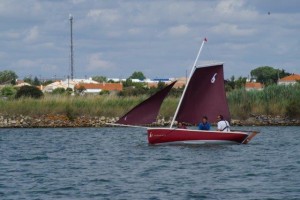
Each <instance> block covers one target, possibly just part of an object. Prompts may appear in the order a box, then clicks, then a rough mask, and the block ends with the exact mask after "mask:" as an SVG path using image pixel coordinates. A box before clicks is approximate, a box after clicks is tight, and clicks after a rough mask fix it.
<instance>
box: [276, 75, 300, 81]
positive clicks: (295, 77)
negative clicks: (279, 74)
mask: <svg viewBox="0 0 300 200" xmlns="http://www.w3.org/2000/svg"><path fill="white" fill-rule="evenodd" d="M294 81H300V75H299V74H292V75H290V76H286V77H283V78H281V79H279V82H294Z"/></svg>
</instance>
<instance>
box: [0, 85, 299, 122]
mask: <svg viewBox="0 0 300 200" xmlns="http://www.w3.org/2000/svg"><path fill="white" fill-rule="evenodd" d="M147 97H148V96H147V95H139V96H128V97H124V96H122V97H121V96H118V95H108V94H106V95H87V96H80V95H79V96H70V95H59V94H57V95H53V94H46V95H45V96H44V97H43V98H41V99H34V98H20V99H1V100H0V127H101V126H105V123H106V122H109V123H110V122H115V121H116V120H117V119H118V117H120V116H122V115H123V114H125V113H126V112H128V111H129V110H130V109H131V108H133V107H134V106H135V105H137V104H138V103H140V102H141V101H143V100H145V99H146V98H147ZM227 99H228V103H229V108H230V112H231V116H232V122H231V123H232V124H233V125H240V126H242V125H297V126H299V125H300V84H299V83H297V84H295V85H293V86H284V85H270V86H268V87H266V88H264V90H261V91H246V90H245V89H243V88H242V89H236V90H232V91H230V92H227ZM178 101H179V97H176V96H170V97H167V98H166V99H165V101H164V103H163V105H162V108H161V111H160V114H159V116H158V120H157V123H156V125H159V126H161V125H168V124H169V123H170V121H171V118H172V116H173V114H174V111H175V109H176V106H177V103H178Z"/></svg>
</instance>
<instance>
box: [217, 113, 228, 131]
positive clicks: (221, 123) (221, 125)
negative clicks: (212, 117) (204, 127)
mask: <svg viewBox="0 0 300 200" xmlns="http://www.w3.org/2000/svg"><path fill="white" fill-rule="evenodd" d="M217 119H218V128H217V130H218V131H226V132H229V131H230V125H229V122H228V121H227V120H225V119H224V117H223V115H218V117H217Z"/></svg>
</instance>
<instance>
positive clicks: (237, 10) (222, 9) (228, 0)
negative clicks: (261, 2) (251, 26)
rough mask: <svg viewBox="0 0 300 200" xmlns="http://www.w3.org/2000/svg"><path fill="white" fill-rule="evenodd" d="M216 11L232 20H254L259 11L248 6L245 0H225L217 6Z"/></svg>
mask: <svg viewBox="0 0 300 200" xmlns="http://www.w3.org/2000/svg"><path fill="white" fill-rule="evenodd" d="M216 13H217V14H219V15H220V16H221V17H225V18H226V19H230V20H231V21H242V20H254V19H255V18H256V17H257V16H258V13H257V11H255V10H254V8H252V7H250V6H247V5H246V4H245V1H244V0H240V1H236V0H223V1H220V2H219V3H218V4H217V6H216Z"/></svg>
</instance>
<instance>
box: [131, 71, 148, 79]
mask: <svg viewBox="0 0 300 200" xmlns="http://www.w3.org/2000/svg"><path fill="white" fill-rule="evenodd" d="M129 78H130V79H139V80H144V79H146V77H145V76H144V74H143V72H140V71H137V72H133V74H132V75H131V76H130V77H129Z"/></svg>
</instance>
